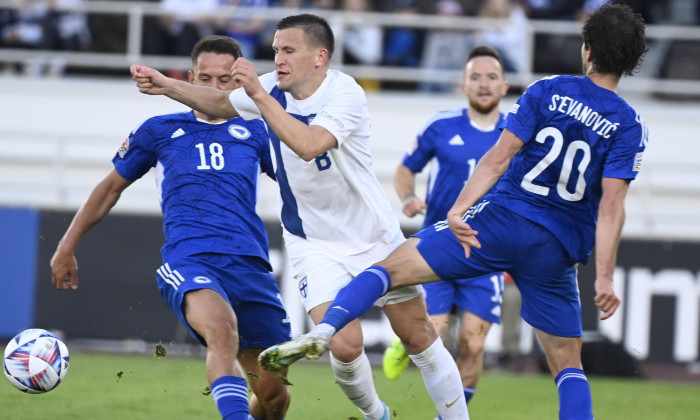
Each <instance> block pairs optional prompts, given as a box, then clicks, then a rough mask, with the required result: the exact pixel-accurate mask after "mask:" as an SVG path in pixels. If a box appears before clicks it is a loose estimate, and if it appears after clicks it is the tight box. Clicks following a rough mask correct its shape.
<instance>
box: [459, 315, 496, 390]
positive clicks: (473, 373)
mask: <svg viewBox="0 0 700 420" xmlns="http://www.w3.org/2000/svg"><path fill="white" fill-rule="evenodd" d="M489 329H491V323H490V322H488V321H486V320H485V319H483V318H481V317H479V316H477V315H474V314H473V313H471V312H468V311H465V312H464V314H463V315H462V328H461V329H460V332H459V340H458V343H459V359H458V360H457V366H458V367H459V373H460V375H461V376H462V385H463V386H464V389H465V398H467V397H468V398H471V395H472V394H473V393H474V389H475V388H476V385H477V383H478V382H479V378H480V377H481V374H482V372H483V371H484V344H485V343H486V335H487V334H488V333H489ZM467 392H469V395H467V394H466V393H467ZM468 402H469V401H467V403H468Z"/></svg>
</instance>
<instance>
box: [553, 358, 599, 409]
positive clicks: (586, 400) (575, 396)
mask: <svg viewBox="0 0 700 420" xmlns="http://www.w3.org/2000/svg"><path fill="white" fill-rule="evenodd" d="M554 383H555V384H556V385H557V390H558V391H559V419H560V420H592V419H593V399H592V398H591V388H590V387H589V386H588V379H586V374H585V373H583V371H582V370H581V369H575V368H566V369H564V370H562V371H561V372H559V374H558V375H557V377H556V378H555V379H554Z"/></svg>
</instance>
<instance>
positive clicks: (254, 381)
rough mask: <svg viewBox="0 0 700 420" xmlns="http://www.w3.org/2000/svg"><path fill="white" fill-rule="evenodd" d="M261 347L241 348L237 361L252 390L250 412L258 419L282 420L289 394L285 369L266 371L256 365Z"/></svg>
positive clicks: (286, 408)
mask: <svg viewBox="0 0 700 420" xmlns="http://www.w3.org/2000/svg"><path fill="white" fill-rule="evenodd" d="M261 351H262V349H241V351H240V352H239V353H238V361H239V362H240V363H241V366H242V367H243V369H244V370H245V372H246V375H247V377H248V384H249V385H250V388H251V389H252V391H253V395H252V396H251V397H250V414H251V415H253V416H254V417H255V418H256V419H259V420H282V419H284V417H285V415H286V413H287V410H288V409H289V403H290V398H291V397H290V395H289V389H288V388H287V385H286V381H285V379H286V378H287V369H283V370H281V371H279V372H267V371H265V370H263V369H262V368H261V367H260V365H258V361H257V358H258V355H259V354H260V352H261Z"/></svg>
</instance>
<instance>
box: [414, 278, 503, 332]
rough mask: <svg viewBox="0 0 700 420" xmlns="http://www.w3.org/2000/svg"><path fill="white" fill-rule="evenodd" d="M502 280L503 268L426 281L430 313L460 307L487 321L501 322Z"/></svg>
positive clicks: (443, 312) (438, 313)
mask: <svg viewBox="0 0 700 420" xmlns="http://www.w3.org/2000/svg"><path fill="white" fill-rule="evenodd" d="M503 280H504V279H503V273H502V272H501V273H492V274H487V275H485V276H479V277H475V278H473V279H461V280H455V281H438V282H435V283H427V284H424V285H423V288H424V289H425V302H426V303H427V304H428V314H430V315H440V314H445V313H448V312H450V311H451V310H452V308H453V307H457V308H459V309H460V310H462V311H469V312H471V313H473V314H474V315H477V316H478V317H479V318H482V319H485V320H486V321H488V322H491V323H496V324H500V323H501V303H502V302H503Z"/></svg>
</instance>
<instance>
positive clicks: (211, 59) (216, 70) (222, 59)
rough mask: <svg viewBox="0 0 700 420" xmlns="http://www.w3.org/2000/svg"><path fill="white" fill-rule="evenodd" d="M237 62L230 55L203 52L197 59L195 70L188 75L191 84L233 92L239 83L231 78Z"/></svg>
mask: <svg viewBox="0 0 700 420" xmlns="http://www.w3.org/2000/svg"><path fill="white" fill-rule="evenodd" d="M234 61H236V59H235V58H233V56H232V55H230V54H215V53H212V52H203V53H201V54H200V55H199V57H197V61H196V63H195V66H194V70H192V71H190V72H189V73H188V78H189V81H190V83H192V84H193V85H199V86H207V87H210V88H214V89H219V90H233V89H236V88H237V87H238V85H239V84H238V83H236V81H234V80H233V77H231V67H233V62H234Z"/></svg>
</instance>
